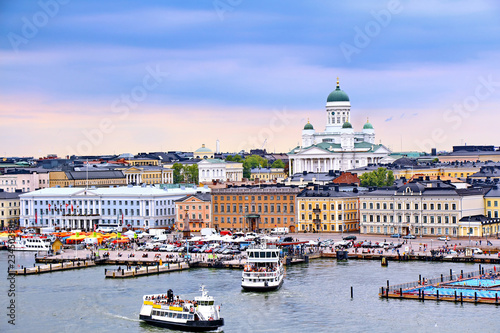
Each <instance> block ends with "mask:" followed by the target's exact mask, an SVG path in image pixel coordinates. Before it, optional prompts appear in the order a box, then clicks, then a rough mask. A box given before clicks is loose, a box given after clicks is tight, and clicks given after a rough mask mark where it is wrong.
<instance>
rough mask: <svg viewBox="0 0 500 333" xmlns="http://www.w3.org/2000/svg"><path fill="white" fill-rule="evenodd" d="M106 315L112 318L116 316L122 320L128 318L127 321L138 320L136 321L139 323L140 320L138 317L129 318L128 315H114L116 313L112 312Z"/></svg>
mask: <svg viewBox="0 0 500 333" xmlns="http://www.w3.org/2000/svg"><path fill="white" fill-rule="evenodd" d="M107 315H108V316H110V317H114V318H118V319H123V320H128V321H134V322H138V323H140V322H141V321H142V320H140V319H136V318H129V317H125V316H120V315H116V314H112V313H108V314H107Z"/></svg>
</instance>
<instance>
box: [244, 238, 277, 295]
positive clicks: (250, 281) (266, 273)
mask: <svg viewBox="0 0 500 333" xmlns="http://www.w3.org/2000/svg"><path fill="white" fill-rule="evenodd" d="M284 275H285V269H284V268H283V263H282V262H281V258H280V250H279V249H278V248H277V247H276V246H274V245H271V246H266V245H252V246H250V247H249V248H248V249H247V262H246V264H245V268H244V269H243V274H242V279H241V280H242V282H241V287H242V288H243V289H245V290H249V291H270V290H276V289H278V288H280V287H281V285H282V284H283V277H284Z"/></svg>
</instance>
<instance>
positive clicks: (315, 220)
mask: <svg viewBox="0 0 500 333" xmlns="http://www.w3.org/2000/svg"><path fill="white" fill-rule="evenodd" d="M313 223H321V219H313Z"/></svg>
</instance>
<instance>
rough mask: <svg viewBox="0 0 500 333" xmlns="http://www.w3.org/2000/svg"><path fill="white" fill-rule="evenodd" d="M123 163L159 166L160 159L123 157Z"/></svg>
mask: <svg viewBox="0 0 500 333" xmlns="http://www.w3.org/2000/svg"><path fill="white" fill-rule="evenodd" d="M125 163H127V164H128V165H130V166H159V165H160V160H157V159H153V158H147V157H137V158H129V159H125Z"/></svg>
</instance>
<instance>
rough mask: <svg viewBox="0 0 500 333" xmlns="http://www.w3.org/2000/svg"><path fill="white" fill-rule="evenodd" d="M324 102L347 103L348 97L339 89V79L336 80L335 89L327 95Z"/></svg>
mask: <svg viewBox="0 0 500 333" xmlns="http://www.w3.org/2000/svg"><path fill="white" fill-rule="evenodd" d="M326 102H327V103H328V102H349V96H347V94H346V93H345V92H344V91H343V90H341V89H340V85H339V78H337V88H336V89H335V90H334V91H332V92H331V93H330V95H328V98H327V99H326Z"/></svg>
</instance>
